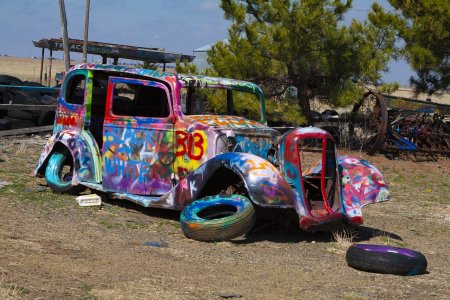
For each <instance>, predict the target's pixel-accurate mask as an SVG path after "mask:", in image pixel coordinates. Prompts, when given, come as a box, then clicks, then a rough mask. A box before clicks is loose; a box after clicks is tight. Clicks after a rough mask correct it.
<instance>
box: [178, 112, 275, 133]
mask: <svg viewBox="0 0 450 300" xmlns="http://www.w3.org/2000/svg"><path fill="white" fill-rule="evenodd" d="M185 121H186V122H188V123H194V122H195V123H200V124H202V125H205V126H209V127H213V128H214V129H246V128H253V129H269V130H272V129H270V128H269V127H267V126H266V125H264V124H261V123H258V122H256V121H253V120H249V119H246V118H242V117H236V116H219V115H199V116H186V117H185Z"/></svg>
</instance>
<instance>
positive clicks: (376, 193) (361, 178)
mask: <svg viewBox="0 0 450 300" xmlns="http://www.w3.org/2000/svg"><path fill="white" fill-rule="evenodd" d="M338 167H339V172H340V179H341V201H342V209H343V210H344V213H345V215H346V217H347V218H349V219H350V220H351V221H352V222H353V223H359V224H361V223H362V213H361V208H362V207H363V206H365V205H367V204H372V203H377V202H383V201H387V200H389V191H388V185H387V183H386V181H385V180H384V177H383V175H382V174H381V172H380V171H378V169H377V168H375V167H374V166H373V165H372V164H371V163H370V162H368V161H367V160H364V159H359V158H356V157H352V156H340V157H338Z"/></svg>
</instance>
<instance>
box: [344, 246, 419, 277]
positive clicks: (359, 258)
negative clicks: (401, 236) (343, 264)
mask: <svg viewBox="0 0 450 300" xmlns="http://www.w3.org/2000/svg"><path fill="white" fill-rule="evenodd" d="M346 259H347V264H348V265H349V266H350V267H352V268H355V269H358V270H361V271H368V272H375V273H383V274H396V275H417V274H422V273H424V272H425V270H426V269H427V259H426V258H425V256H424V255H423V254H422V253H420V252H418V251H414V250H411V249H407V248H399V247H391V246H383V245H370V244H356V245H352V246H350V248H349V249H348V250H347V254H346Z"/></svg>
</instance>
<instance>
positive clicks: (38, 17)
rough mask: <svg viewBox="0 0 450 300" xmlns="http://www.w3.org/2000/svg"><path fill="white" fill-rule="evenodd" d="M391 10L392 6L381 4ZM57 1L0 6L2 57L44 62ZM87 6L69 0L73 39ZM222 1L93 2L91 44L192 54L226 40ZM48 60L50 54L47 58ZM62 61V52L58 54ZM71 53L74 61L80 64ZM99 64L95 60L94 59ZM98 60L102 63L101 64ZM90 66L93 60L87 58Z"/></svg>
mask: <svg viewBox="0 0 450 300" xmlns="http://www.w3.org/2000/svg"><path fill="white" fill-rule="evenodd" d="M377 1H378V2H379V3H380V4H381V5H383V6H384V7H386V8H389V4H388V3H387V0H377ZM58 2H59V1H58V0H0V8H1V9H0V55H5V54H6V55H9V56H18V57H34V56H36V57H40V55H41V51H40V49H39V48H36V47H34V46H33V44H32V40H39V39H42V38H58V37H61V21H60V16H59V6H58ZM372 2H373V1H371V0H353V8H352V10H351V11H350V12H349V14H348V15H347V16H346V21H347V20H350V19H352V18H356V19H358V20H363V19H365V18H366V15H367V13H368V10H369V9H370V5H371V3H372ZM85 3H86V1H85V0H65V5H66V14H67V23H68V32H69V37H70V38H74V39H83V36H84V13H85ZM219 3H220V0H127V1H124V0H91V8H90V23H89V40H91V41H98V42H107V43H117V44H125V45H132V46H141V47H156V48H164V49H166V51H169V52H181V53H184V54H192V52H193V50H194V49H197V48H200V47H202V46H205V45H208V44H211V43H215V42H217V41H219V40H222V39H224V38H226V37H227V33H228V32H227V27H228V26H229V24H230V23H229V22H228V21H227V20H225V19H224V17H223V11H222V10H221V9H220V7H219ZM46 53H47V54H46V55H48V51H47V52H46ZM54 56H55V57H60V58H62V52H55V53H54ZM80 57H81V56H80V55H78V54H75V53H72V54H71V59H80ZM94 59H95V58H94ZM96 59H99V58H96ZM88 60H90V57H88ZM389 67H390V71H389V72H388V73H387V74H384V75H383V80H384V81H386V82H389V81H397V82H399V83H400V84H401V85H408V81H409V77H410V76H411V75H412V74H413V72H412V70H411V68H410V67H409V65H408V64H407V63H406V62H405V61H400V62H392V63H390V65H389Z"/></svg>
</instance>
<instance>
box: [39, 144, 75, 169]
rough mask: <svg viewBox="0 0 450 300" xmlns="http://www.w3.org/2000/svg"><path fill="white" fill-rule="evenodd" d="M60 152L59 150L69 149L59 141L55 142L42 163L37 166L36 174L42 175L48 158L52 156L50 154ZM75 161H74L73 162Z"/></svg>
mask: <svg viewBox="0 0 450 300" xmlns="http://www.w3.org/2000/svg"><path fill="white" fill-rule="evenodd" d="M57 151H58V152H61V151H67V152H69V153H70V151H69V149H68V148H67V147H66V145H64V144H63V143H61V142H56V143H55V145H54V146H53V148H52V151H50V153H49V154H48V155H47V157H46V158H45V161H44V162H43V163H42V165H41V166H40V167H39V169H38V170H37V172H36V175H38V176H39V177H42V176H44V175H45V169H46V168H47V163H48V160H49V159H50V157H51V156H52V154H53V153H54V152H57ZM74 163H75V162H74Z"/></svg>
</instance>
